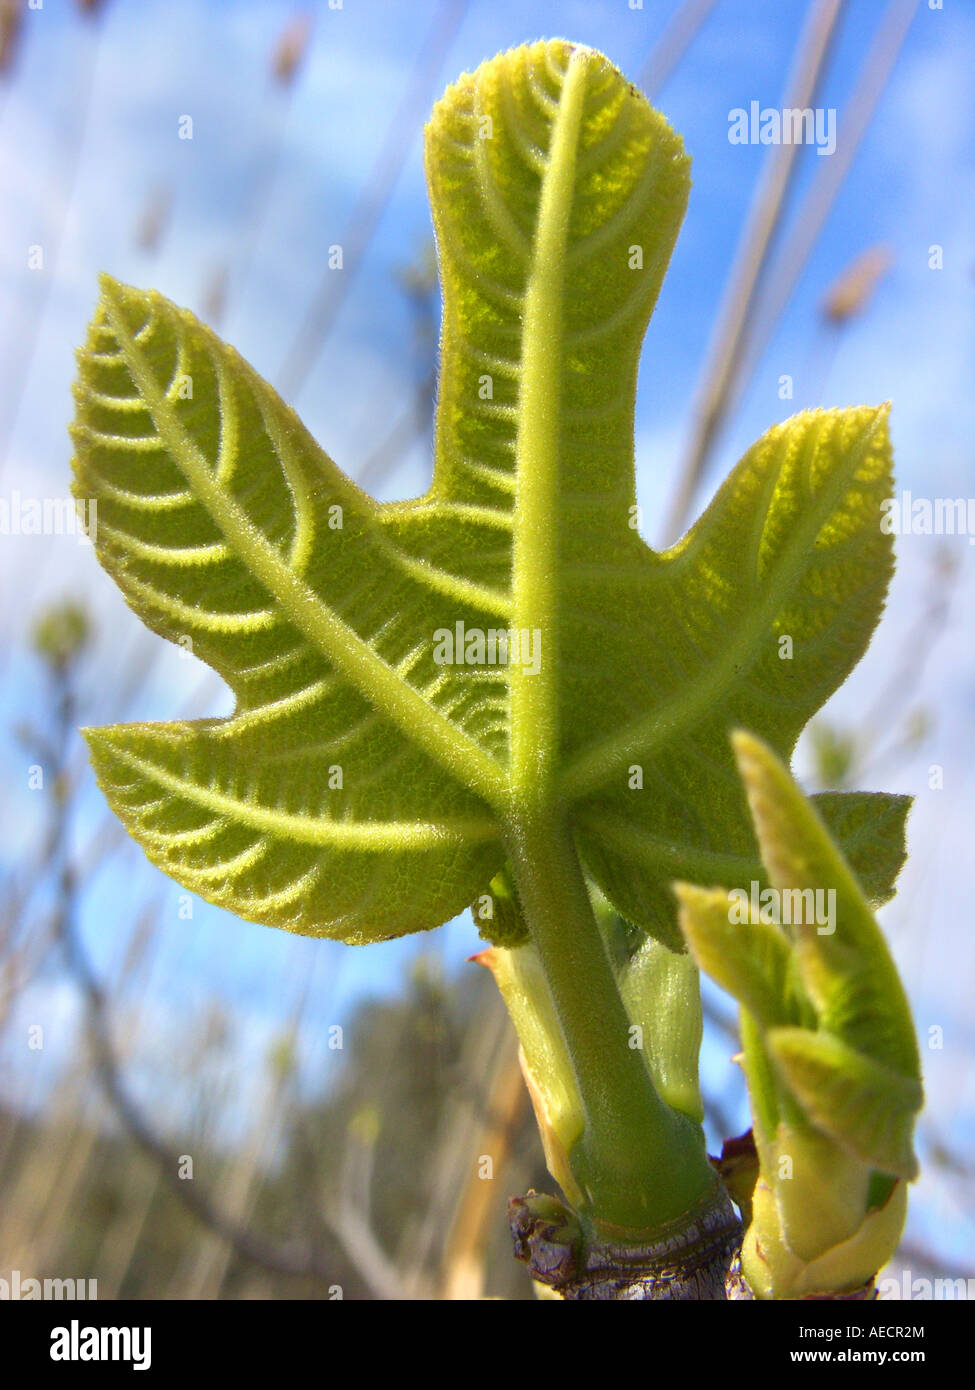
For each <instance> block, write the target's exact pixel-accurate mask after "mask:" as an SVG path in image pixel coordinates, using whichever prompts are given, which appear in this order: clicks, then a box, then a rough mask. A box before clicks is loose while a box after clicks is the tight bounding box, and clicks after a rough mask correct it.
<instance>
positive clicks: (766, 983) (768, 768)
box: [677, 733, 922, 1298]
mask: <svg viewBox="0 0 975 1390" xmlns="http://www.w3.org/2000/svg"><path fill="white" fill-rule="evenodd" d="M733 744H734V750H735V754H736V757H737V761H738V767H739V769H740V771H741V776H742V781H743V783H744V786H745V790H746V792H747V795H748V801H749V806H750V808H751V813H752V817H753V819H754V822H755V830H756V834H757V836H758V842H759V845H760V847H761V852H762V858H763V860H764V863H765V866H766V869H767V871H768V877H769V880H770V883H771V885H772V890H771V892H770V893H768V894H767V895H763V898H760V899H759V900H758V902H757V903H756V902H752V903H751V904H750V905H749V908H750V912H749V916H748V917H747V918H746V919H745V920H741V918H740V916H739V915H738V913H737V912H736V900H735V894H733V893H731V894H729V893H728V892H727V890H720V889H710V890H703V889H700V888H697V887H692V886H691V885H687V884H679V885H678V887H677V893H678V898H679V900H680V903H681V912H680V923H681V927H682V929H683V932H684V935H685V937H686V938H687V942H688V944H689V946H690V949H691V952H692V954H693V955H694V957H695V959H696V960H697V962H698V964H699V965H700V966H701V968H702V969H703V970H705V971H707V973H708V974H710V975H711V976H712V977H713V978H714V979H715V980H716V981H717V983H718V984H720V985H721V986H723V987H724V988H725V989H727V990H728V991H729V992H730V993H731V994H732V995H734V996H735V998H737V1000H738V1001H739V1003H740V1004H741V1008H742V1038H743V1042H744V1062H745V1072H746V1075H747V1077H748V1086H749V1093H750V1096H751V1101H752V1111H753V1116H754V1127H755V1142H756V1146H757V1149H758V1156H759V1177H758V1182H757V1184H756V1189H755V1193H754V1203H753V1209H752V1216H751V1223H750V1225H749V1229H748V1231H747V1233H746V1236H745V1242H744V1246H743V1251H742V1270H743V1272H744V1274H745V1277H746V1278H747V1280H748V1281H749V1283H750V1285H751V1287H752V1288H753V1289H754V1291H755V1292H756V1293H757V1294H758V1295H759V1296H760V1297H765V1298H768V1297H772V1298H790V1297H791V1298H795V1297H801V1296H803V1295H815V1294H831V1293H839V1292H843V1291H847V1290H854V1289H856V1288H857V1287H858V1286H860V1285H862V1284H863V1283H865V1282H866V1281H867V1280H869V1279H871V1278H873V1276H874V1275H875V1274H876V1273H877V1271H878V1269H879V1268H880V1267H881V1265H883V1264H885V1263H886V1261H887V1260H888V1259H889V1258H890V1256H891V1255H892V1254H893V1252H894V1250H895V1248H896V1245H897V1241H898V1240H899V1238H900V1233H901V1228H902V1226H903V1220H904V1210H905V1180H909V1179H911V1178H913V1177H916V1175H917V1161H916V1159H915V1157H914V1152H913V1145H912V1136H913V1130H914V1122H915V1119H916V1116H917V1113H918V1111H919V1110H920V1108H921V1104H922V1091H921V1073H920V1061H919V1057H918V1049H917V1040H916V1038H915V1034H914V1025H913V1022H912V1020H911V1014H910V1008H909V1006H908V1003H907V999H906V997H905V995H904V990H903V987H902V985H901V982H900V979H899V977H898V974H897V970H896V967H895V966H894V963H893V961H892V959H891V957H890V953H889V952H888V950H887V946H886V943H885V941H884V939H883V936H882V934H881V932H880V929H879V927H878V926H877V923H876V922H875V920H874V918H873V916H872V914H871V912H870V910H869V907H868V905H867V902H866V900H865V898H864V896H863V893H862V891H861V890H860V888H859V886H858V885H857V883H856V880H855V878H854V876H853V874H852V873H851V872H850V870H849V868H848V866H847V865H846V863H845V862H844V860H843V857H842V855H841V854H840V853H839V852H838V851H837V849H836V847H835V845H834V843H833V842H832V840H831V838H830V836H829V833H828V831H827V830H826V827H825V825H824V824H823V822H822V820H821V819H820V818H819V816H818V815H817V814H816V812H815V810H814V809H813V806H812V804H811V803H810V802H809V801H807V800H806V799H805V798H804V797H803V796H802V794H801V792H800V791H799V789H798V788H797V787H796V785H795V783H794V782H793V781H792V779H791V777H790V776H789V774H788V772H787V770H786V769H785V768H784V767H783V765H782V764H781V762H780V761H779V760H778V759H777V758H776V757H775V755H774V754H773V753H772V751H771V749H769V748H768V746H767V745H766V744H763V743H762V742H761V741H760V740H758V739H756V738H754V737H753V736H751V735H749V734H744V733H738V734H736V735H735V736H734V738H733ZM763 899H764V900H763ZM822 908H825V909H826V910H825V911H822V910H821V909H822Z"/></svg>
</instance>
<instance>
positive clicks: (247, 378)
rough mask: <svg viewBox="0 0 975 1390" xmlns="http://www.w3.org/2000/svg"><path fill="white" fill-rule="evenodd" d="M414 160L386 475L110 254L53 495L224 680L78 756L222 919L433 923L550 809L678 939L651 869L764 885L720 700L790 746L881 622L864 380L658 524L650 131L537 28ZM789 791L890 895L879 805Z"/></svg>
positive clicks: (655, 145)
mask: <svg viewBox="0 0 975 1390" xmlns="http://www.w3.org/2000/svg"><path fill="white" fill-rule="evenodd" d="M426 163H427V172H428V179H429V185H430V193H431V201H432V204H433V215H434V224H435V228H436V234H437V244H438V249H439V256H440V269H441V275H442V280H443V291H444V321H443V339H442V360H441V375H440V390H439V398H438V407H437V425H436V458H435V467H434V475H433V483H432V486H431V488H430V491H429V492H428V494H427V495H426V496H424V497H423V498H421V499H418V500H416V501H413V502H407V503H398V504H391V505H383V506H380V505H378V504H376V503H375V502H373V501H372V500H371V499H370V498H369V497H367V496H366V495H364V494H363V493H362V492H361V491H360V490H359V489H358V488H357V487H355V485H354V484H353V483H351V482H350V481H349V480H348V479H347V478H346V477H345V476H344V475H343V474H342V473H341V472H340V471H339V470H338V469H337V468H336V466H335V465H334V464H333V463H332V462H331V460H330V459H329V458H328V457H327V456H326V455H325V454H324V452H323V451H322V450H321V448H319V446H318V445H317V444H316V443H315V442H314V441H313V440H312V439H311V438H310V436H309V435H308V433H307V431H306V430H305V429H304V428H303V426H302V425H301V423H300V421H299V420H298V419H297V417H296V416H295V415H294V414H293V412H292V411H291V410H290V409H289V408H288V407H287V406H286V405H285V404H284V403H283V402H282V401H281V400H280V399H279V398H278V397H277V395H276V394H275V393H274V392H273V390H272V389H271V388H270V387H269V386H268V385H267V384H266V383H264V382H263V381H262V380H261V379H260V377H259V376H258V375H257V374H256V373H255V372H254V371H253V370H252V369H251V368H250V367H249V366H247V364H246V363H244V362H243V361H242V360H241V359H240V358H239V356H238V355H237V354H236V353H235V352H234V351H233V349H231V348H230V347H228V346H227V345H226V344H224V343H222V342H221V341H220V340H219V339H218V338H217V337H215V336H214V335H213V334H212V333H211V332H209V331H208V330H207V329H206V328H205V327H203V326H202V325H201V324H200V323H198V322H197V321H196V320H195V319H194V318H193V317H192V315H190V314H189V313H187V312H185V311H182V310H179V309H177V308H176V307H174V306H173V305H172V304H170V303H169V302H168V301H166V300H165V299H163V298H162V297H161V296H159V295H157V294H154V293H143V292H141V291H137V290H134V289H130V288H127V287H124V286H122V285H119V284H116V283H115V282H113V281H111V280H107V279H106V280H105V281H104V283H103V287H102V296H101V300H100V302H99V306H98V310H97V313H96V316H95V318H94V321H93V323H92V325H91V328H90V331H89V335H88V340H87V343H86V346H85V348H84V349H83V351H82V352H81V354H80V358H79V362H80V366H79V377H78V384H77V388H76V394H77V419H76V423H75V426H74V439H75V445H76V457H75V488H76V492H77V493H78V495H80V496H85V497H91V498H94V499H96V500H97V503H98V528H97V550H98V555H99V558H100V560H101V562H102V564H103V565H104V566H105V567H106V569H107V570H108V571H109V573H110V574H111V575H112V576H113V577H114V579H115V580H116V582H117V583H118V584H119V586H120V588H121V590H122V592H123V593H124V595H125V597H126V599H127V600H128V602H129V603H130V604H131V606H132V607H133V608H134V609H135V611H136V612H137V613H138V614H139V615H140V616H141V617H142V619H143V620H144V621H145V622H146V623H147V624H148V625H149V626H150V627H152V628H153V629H154V630H155V631H157V632H159V633H161V634H162V635H163V636H165V637H167V638H169V639H170V640H174V641H179V642H182V643H183V644H184V645H187V644H188V639H189V640H191V641H192V646H193V650H194V651H195V652H196V653H197V654H198V655H199V656H200V657H202V659H203V660H204V661H206V662H208V663H209V664H210V665H211V666H212V667H213V668H214V669H215V670H216V671H218V672H219V673H220V675H221V676H222V677H223V678H224V679H225V680H226V681H227V683H228V684H229V686H230V687H231V689H232V690H233V691H234V694H235V695H236V699H237V706H236V710H235V712H234V714H233V716H232V717H231V718H229V719H227V720H219V721H198V722H195V723H189V724H186V723H184V724H144V725H129V726H119V727H113V728H108V729H100V730H90V731H88V735H87V737H88V740H89V744H90V747H91V752H92V758H93V761H94V765H95V769H96V772H97V775H98V777H99V781H100V783H101V785H102V787H103V789H104V791H105V794H106V796H107V797H108V800H109V802H110V804H111V805H112V807H113V809H114V810H115V811H116V812H117V814H118V815H119V816H120V817H121V818H122V819H123V821H124V822H125V824H126V826H127V828H128V829H129V831H130V832H131V833H132V835H133V836H134V837H135V838H136V839H137V840H138V841H139V842H140V843H141V844H142V845H143V846H144V848H145V850H146V852H147V853H148V855H149V856H150V858H152V859H153V860H154V861H155V862H156V863H158V864H159V865H160V866H161V867H162V868H163V869H165V870H166V871H167V872H168V873H170V874H172V875H173V876H174V877H176V878H178V879H179V881H180V882H182V883H183V884H185V885H186V886H187V887H189V888H190V889H192V890H193V891H195V892H198V893H200V894H201V895H202V896H204V897H206V898H208V899H210V900H212V901H214V902H217V903H219V904H221V905H222V906H225V907H227V908H230V909H231V910H233V911H234V912H236V913H237V914H239V915H240V916H243V917H245V918H248V919H251V920H255V921H262V922H268V923H271V924H274V925H278V926H283V927H287V928H290V929H293V930H297V931H302V932H307V933H312V934H325V935H334V936H338V937H341V938H343V939H345V940H348V941H356V942H358V941H368V940H377V939H381V938H384V937H389V936H393V935H397V934H400V933H403V932H408V931H414V930H418V929H422V928H427V927H433V926H436V925H437V924H438V923H440V922H442V921H444V920H446V919H447V918H449V917H450V916H452V915H454V914H455V913H457V912H458V911H460V910H461V908H462V907H464V906H465V905H466V904H467V903H469V902H470V901H472V899H473V898H474V897H475V896H476V895H477V894H478V893H480V892H483V890H484V888H485V886H486V885H487V884H488V883H489V882H490V880H491V879H492V878H493V877H494V876H495V875H496V874H497V873H498V872H499V871H501V870H502V868H503V867H504V864H505V861H506V856H507V845H508V844H510V843H511V842H512V836H513V835H514V834H515V833H516V832H515V829H513V827H517V826H519V825H520V824H523V823H524V822H525V821H526V820H527V819H530V818H531V817H532V816H533V815H534V816H536V819H537V815H538V814H543V813H544V812H543V811H540V810H539V808H548V811H551V810H552V808H556V809H557V814H558V815H559V816H560V817H564V818H565V820H566V821H567V823H568V825H569V827H570V830H571V833H572V834H573V836H574V838H575V843H576V846H577V849H578V850H579V852H580V854H581V855H582V858H583V860H584V862H585V864H586V866H587V868H588V870H589V873H590V874H591V876H592V878H593V879H594V880H595V881H596V882H597V883H598V885H599V887H600V888H601V889H602V890H603V891H604V893H605V895H606V897H607V898H608V899H609V901H610V902H611V903H612V904H613V906H614V907H615V908H616V909H617V911H618V912H620V913H621V914H622V915H623V916H624V917H625V918H627V919H628V920H629V921H631V922H633V923H635V924H636V925H637V926H638V927H640V928H642V929H643V930H645V931H647V932H650V933H652V934H653V935H655V936H656V937H657V938H658V939H660V940H662V941H664V942H666V943H668V944H670V945H671V946H674V947H679V946H680V944H681V939H680V935H679V933H678V931H677V927H676V918H675V911H674V906H673V902H672V898H671V895H670V892H669V888H668V886H667V885H668V884H669V883H670V881H671V880H673V879H674V878H682V879H685V880H688V881H691V882H698V883H714V882H717V881H720V882H725V883H728V884H729V885H730V886H736V885H739V884H740V885H743V886H746V887H747V885H748V884H749V883H750V881H751V880H752V879H760V880H762V881H764V869H763V866H762V864H761V860H760V857H759V854H758V850H757V846H756V843H755V838H754V833H753V831H752V828H751V824H750V821H749V817H748V814H747V809H746V805H745V801H744V797H743V793H742V790H741V784H740V782H739V779H738V777H737V776H736V773H735V768H734V764H733V762H732V760H731V756H730V753H729V750H728V744H727V737H726V735H727V730H728V729H729V727H731V726H733V725H743V726H747V727H749V728H752V729H755V730H756V731H758V732H759V733H761V734H762V735H763V736H764V738H765V739H766V740H767V741H768V742H769V743H770V744H771V746H772V747H773V748H774V749H776V750H777V751H778V752H779V753H780V754H781V755H782V756H787V755H788V754H789V753H790V752H791V749H792V747H793V745H794V743H795V741H796V738H797V736H798V734H799V732H800V731H801V729H802V727H803V725H804V724H805V722H806V721H807V720H808V719H809V717H810V716H811V714H812V713H813V712H814V711H815V710H816V709H818V708H819V706H820V705H821V704H822V702H823V701H824V700H825V699H826V697H827V696H828V695H829V694H830V693H831V692H832V691H833V690H834V689H835V688H836V687H837V685H839V683H840V682H841V681H842V680H843V679H844V678H845V676H846V675H847V673H848V672H849V671H850V669H851V668H852V666H853V665H854V664H855V662H856V661H857V660H858V658H859V657H860V655H861V654H862V652H863V650H864V647H865V645H866V643H867V641H868V639H869V636H870V633H871V631H872V629H873V627H874V625H875V623H876V621H877V619H878V616H879V614H880V611H881V607H882V604H883V599H884V593H885V589H886V585H887V582H888V579H889V576H890V573H891V568H892V556H891V538H890V536H888V535H885V534H883V533H882V531H881V529H880V526H879V524H878V518H879V515H880V504H881V502H882V500H883V499H884V497H886V496H887V495H888V494H889V492H890V488H891V460H890V444H889V439H888V434H887V425H886V410H885V409H883V408H881V409H873V408H867V407H861V408H856V409H851V410H838V411H824V412H812V413H806V414H803V415H799V416H797V417H796V418H795V419H793V420H791V421H788V422H786V423H785V424H783V425H778V426H776V427H775V428H773V429H772V430H770V431H769V432H768V434H766V435H765V436H764V437H763V438H762V439H761V440H760V441H759V443H758V444H756V445H755V447H754V448H753V449H751V450H750V451H749V452H748V454H746V456H745V458H744V459H743V460H742V462H741V463H740V464H739V465H738V467H737V468H736V469H735V470H734V471H733V473H732V474H731V476H730V477H729V479H728V480H727V482H726V483H725V485H724V487H723V488H722V489H721V490H720V492H719V493H718V495H717V497H716V498H715V500H714V502H713V503H712V504H711V506H710V507H709V508H708V510H707V511H706V513H705V514H704V516H703V517H702V519H701V520H700V521H699V522H698V524H697V525H696V526H695V527H694V528H693V529H692V531H691V532H690V533H689V534H688V535H687V536H686V537H685V538H684V539H683V540H682V541H680V542H679V543H678V544H677V545H676V546H675V547H674V548H673V549H671V550H669V551H666V552H664V553H660V554H658V553H654V552H653V551H652V550H650V549H649V547H648V546H647V545H646V544H645V543H644V542H643V540H642V539H641V538H640V535H639V533H638V530H637V528H636V518H637V512H636V504H635V475H634V462H633V410H634V395H635V386H636V373H637V365H638V359H639V350H640V344H641V341H642V337H643V333H644V330H645V328H646V324H647V321H648V319H649V316H650V313H651V310H652V308H653V305H654V303H655V301H656V298H657V294H658V291H659V288H660V284H661V280H662V277H663V274H664V271H665V268H666V265H667V262H668V260H669V257H670V254H671V250H672V247H673V244H674V240H675V238H676V235H677V231H678V228H679V225H680V222H681V219H682V217H683V214H684V209H685V205H686V201H687V196H688V189H689V178H688V159H687V157H686V156H685V154H684V151H683V147H682V144H681V141H680V139H679V137H678V136H677V135H675V134H674V132H673V131H672V130H671V129H670V128H669V126H668V125H667V123H666V121H665V120H664V118H663V117H662V116H660V115H659V114H658V113H657V112H655V111H653V110H651V108H650V107H649V106H648V104H647V103H646V101H645V100H644V99H643V97H642V96H641V95H640V94H639V93H638V92H637V91H636V90H635V89H634V88H633V87H632V86H630V84H629V83H627V82H626V80H625V79H624V78H623V77H622V76H621V75H620V74H619V73H618V72H617V71H616V69H615V68H613V67H612V66H611V65H610V64H609V63H608V62H607V61H606V60H605V59H604V58H603V57H601V56H600V55H599V54H597V53H594V52H592V51H591V50H589V49H586V48H581V47H577V46H573V45H572V44H569V43H566V42H561V41H555V42H547V43H539V44H534V45H531V46H529V47H525V48H520V49H516V50H513V51H512V52H510V53H507V54H503V55H501V56H499V57H498V58H495V59H493V60H492V61H491V62H488V63H486V64H484V65H483V66H482V67H480V68H479V69H478V70H477V72H476V73H474V74H472V75H466V76H464V77H462V78H461V80H460V81H459V82H458V83H457V84H456V85H455V86H454V87H452V88H451V89H450V90H449V91H448V92H447V94H446V95H445V97H444V98H443V100H442V101H441V102H440V103H439V104H438V106H437V107H436V109H435V111H434V114H433V118H432V121H431V123H430V126H429V127H428V130H427V140H426ZM499 633H501V634H504V640H501V641H499V639H498V636H497V634H499ZM515 635H516V636H517V643H516V642H515ZM516 646H517V651H516ZM819 808H820V812H821V814H822V816H823V817H824V819H825V820H826V821H827V823H828V824H829V825H830V826H831V828H832V829H833V831H834V833H835V834H836V836H837V837H838V839H839V841H840V843H841V844H842V845H843V846H844V848H845V849H846V850H847V852H848V857H849V861H850V863H851V865H852V867H853V868H854V870H855V871H856V872H857V873H858V875H859V876H860V880H861V883H862V885H863V887H864V889H865V891H867V893H868V894H869V896H870V897H871V898H873V899H875V900H880V899H883V898H884V897H886V896H889V894H890V892H891V889H892V884H893V881H894V878H895V876H896V873H897V870H898V868H899V867H900V862H901V859H902V857H903V820H904V815H905V812H906V808H907V802H906V799H904V798H892V797H884V796H871V795H868V794H865V793H854V794H848V795H845V796H841V795H836V794H830V795H828V796H825V797H823V798H821V800H820V802H819Z"/></svg>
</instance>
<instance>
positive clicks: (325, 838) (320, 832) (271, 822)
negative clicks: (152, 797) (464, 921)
mask: <svg viewBox="0 0 975 1390" xmlns="http://www.w3.org/2000/svg"><path fill="white" fill-rule="evenodd" d="M88 733H89V737H90V739H91V740H92V742H103V743H105V745H106V746H107V747H108V748H109V749H110V750H111V755H112V757H113V758H117V759H118V760H119V761H120V762H123V763H125V764H126V766H127V767H131V768H133V769H134V770H135V771H137V772H139V773H141V774H142V775H143V776H144V777H146V778H148V779H149V780H150V781H154V782H157V783H158V784H159V785H160V786H163V787H165V788H166V789H167V790H168V791H171V792H174V793H176V794H177V795H179V796H181V797H185V798H186V799H187V800H189V801H195V802H196V803H197V805H199V806H203V807H206V809H207V810H210V811H214V812H216V813H217V814H218V815H229V816H232V817H233V818H234V821H235V823H236V824H245V825H247V826H249V827H250V828H251V829H253V830H257V831H260V832H261V833H262V834H271V835H275V836H278V837H280V838H281V839H286V840H293V841H297V842H300V843H301V844H308V845H327V846H332V847H337V848H340V849H358V850H372V851H374V852H376V853H382V852H388V851H390V850H402V849H417V850H435V849H442V848H443V847H444V845H447V844H456V845H463V846H467V845H471V844H476V843H482V842H487V841H490V840H493V839H495V838H497V833H498V831H497V826H496V825H495V823H494V822H493V821H492V820H490V819H488V818H487V817H485V818H483V819H480V820H478V819H474V818H470V819H459V818H458V819H457V820H452V821H451V820H442V821H348V820H343V821H337V820H331V819H329V818H328V817H325V816H315V817H312V816H304V815H295V814H294V813H293V812H290V811H277V810H273V809H271V808H269V807H266V806H260V805H258V804H256V803H255V802H253V801H249V800H247V799H246V798H244V797H238V796H231V795H228V793H226V792H220V791H217V790H216V789H215V788H213V787H203V786H201V785H200V784H199V783H198V782H193V781H190V780H188V779H187V778H186V777H181V776H179V775H178V774H177V773H173V772H168V771H167V770H166V769H165V768H162V767H160V766H159V765H158V764H157V763H154V762H151V761H150V760H149V759H147V758H143V757H139V756H138V755H137V754H135V753H132V752H130V751H129V750H127V749H123V748H120V747H119V746H118V745H117V744H114V743H112V742H111V740H110V739H105V738H104V735H105V733H106V730H104V729H92V730H89V731H88Z"/></svg>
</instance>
